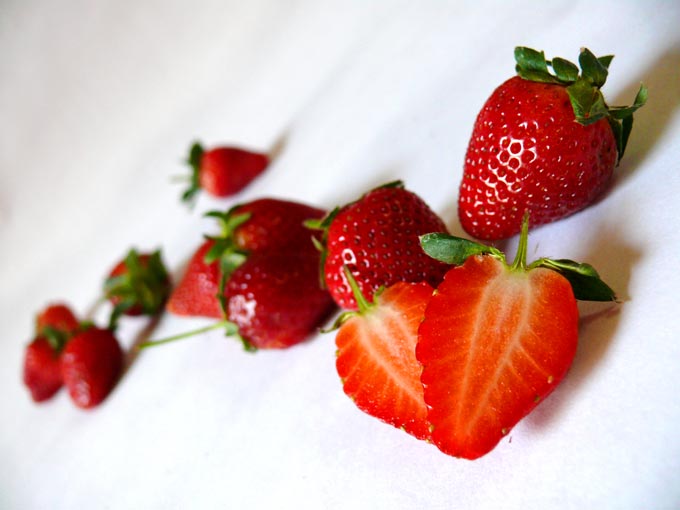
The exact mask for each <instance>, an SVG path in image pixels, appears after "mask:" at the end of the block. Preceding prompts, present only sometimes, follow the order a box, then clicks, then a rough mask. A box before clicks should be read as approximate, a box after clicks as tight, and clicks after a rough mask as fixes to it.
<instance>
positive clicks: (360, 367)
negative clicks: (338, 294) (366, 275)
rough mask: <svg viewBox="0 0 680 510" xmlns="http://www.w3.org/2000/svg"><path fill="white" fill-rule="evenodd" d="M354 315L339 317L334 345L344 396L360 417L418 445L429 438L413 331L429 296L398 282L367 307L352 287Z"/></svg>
mask: <svg viewBox="0 0 680 510" xmlns="http://www.w3.org/2000/svg"><path fill="white" fill-rule="evenodd" d="M348 279H349V281H350V283H351V285H352V287H353V289H354V291H355V293H356V296H355V297H356V299H357V302H358V307H359V311H358V312H348V313H345V314H343V315H342V316H341V317H340V319H339V322H338V324H339V325H340V326H339V330H338V332H337V336H336V339H335V342H336V345H337V347H338V350H337V360H336V363H335V365H336V369H337V371H338V375H339V376H340V378H341V380H342V385H343V389H344V391H345V393H346V394H347V396H349V397H350V398H351V399H352V401H353V402H354V403H355V404H356V406H357V407H358V408H359V409H361V410H362V411H364V412H366V413H368V414H370V415H371V416H374V417H376V418H379V419H381V420H383V421H384V422H386V423H389V424H390V425H394V426H395V427H397V428H401V429H403V430H405V431H406V432H408V433H409V434H411V435H413V436H415V437H417V438H418V439H428V438H429V437H430V432H429V429H428V427H429V425H428V422H427V407H426V406H425V400H424V398H423V388H422V385H421V383H420V373H421V367H420V364H419V363H418V360H417V359H416V357H415V347H416V340H417V337H418V326H419V324H420V321H421V320H422V317H423V314H424V312H425V307H426V305H427V303H428V301H429V300H430V296H431V295H432V290H433V289H432V287H430V285H428V284H427V283H426V282H420V283H406V282H398V283H396V284H394V285H392V286H390V287H387V288H386V289H384V290H383V291H381V292H378V293H376V294H375V296H374V302H373V303H368V302H367V301H366V300H365V299H364V297H363V296H361V293H360V291H359V289H358V287H357V285H356V282H354V280H353V278H352V277H351V274H348Z"/></svg>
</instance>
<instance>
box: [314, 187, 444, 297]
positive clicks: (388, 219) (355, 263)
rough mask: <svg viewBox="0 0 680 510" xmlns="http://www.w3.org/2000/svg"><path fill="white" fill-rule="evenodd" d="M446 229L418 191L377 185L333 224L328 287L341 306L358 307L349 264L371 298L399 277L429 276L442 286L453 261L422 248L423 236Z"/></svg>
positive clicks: (326, 271) (412, 279)
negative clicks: (349, 278) (348, 275)
mask: <svg viewBox="0 0 680 510" xmlns="http://www.w3.org/2000/svg"><path fill="white" fill-rule="evenodd" d="M446 231H447V229H446V225H444V222H443V221H442V220H441V218H440V217H439V216H437V215H436V214H435V213H434V212H433V211H432V210H431V209H430V208H429V207H428V205H427V204H426V203H425V202H424V201H423V200H422V199H421V198H420V197H418V196H417V195H416V194H414V193H412V192H410V191H408V190H405V189H403V188H399V187H384V188H378V189H375V190H373V191H371V192H369V193H367V194H366V195H365V196H364V197H362V198H361V199H360V200H359V201H357V202H354V203H352V204H349V205H347V206H345V207H343V208H342V210H341V211H340V212H339V213H338V214H337V216H336V217H335V218H334V220H333V221H332V223H331V225H330V227H329V229H328V237H327V243H326V248H327V250H328V255H327V257H326V262H325V265H324V275H325V279H326V285H327V286H328V290H329V291H330V293H331V295H332V296H333V299H334V300H335V302H336V303H337V304H338V306H340V307H341V308H343V309H346V310H356V309H357V304H356V300H355V299H354V295H353V293H352V290H351V289H350V287H349V284H348V282H347V279H346V277H345V273H344V270H343V265H347V267H348V268H349V270H350V271H351V272H352V275H353V276H354V279H355V280H356V282H357V284H358V285H359V289H360V290H361V293H362V294H363V295H364V296H365V297H366V299H367V300H368V301H372V299H373V293H374V292H375V291H376V290H377V289H379V288H380V287H389V286H390V285H392V284H394V283H397V282H399V281H405V282H413V283H417V282H421V281H425V282H427V283H429V284H430V285H432V286H433V287H436V286H437V284H438V283H439V282H440V281H441V279H442V277H443V276H444V273H445V272H446V270H447V269H448V266H447V265H446V264H443V263H441V262H438V261H436V260H434V259H433V258H431V257H429V256H428V255H427V254H426V253H425V252H424V251H423V250H422V248H421V247H420V240H419V236H421V235H423V234H428V233H431V232H446Z"/></svg>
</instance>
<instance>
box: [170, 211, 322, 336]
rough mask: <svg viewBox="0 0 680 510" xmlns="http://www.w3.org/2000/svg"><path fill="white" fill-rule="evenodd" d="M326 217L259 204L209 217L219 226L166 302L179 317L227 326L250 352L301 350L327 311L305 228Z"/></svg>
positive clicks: (212, 213) (310, 235)
mask: <svg viewBox="0 0 680 510" xmlns="http://www.w3.org/2000/svg"><path fill="white" fill-rule="evenodd" d="M323 215H324V211H322V210H320V209H316V208H313V207H310V206H307V205H305V204H300V203H297V202H291V201H285V200H278V199H260V200H256V201H253V202H249V203H246V204H242V205H239V206H236V207H234V208H232V209H231V210H230V211H228V212H227V213H220V212H210V213H208V216H211V217H214V218H216V219H217V220H218V221H219V223H220V224H221V226H222V233H221V234H220V235H218V236H206V237H207V240H206V241H205V242H204V243H203V245H202V246H201V247H200V248H199V250H198V251H197V252H196V253H195V254H194V255H193V257H192V259H191V261H190V262H189V266H188V268H187V271H186V272H185V274H184V276H183V277H182V279H181V280H180V282H179V284H178V285H177V286H176V288H175V289H174V291H173V293H172V295H171V296H170V300H169V301H168V306H167V308H168V310H169V311H170V312H172V313H174V314H177V315H190V316H196V315H198V316H206V317H214V318H222V319H225V320H226V322H220V323H218V324H217V325H216V327H217V326H220V325H223V326H226V328H227V333H228V334H236V333H238V334H239V336H240V337H241V339H242V340H243V342H244V346H245V347H246V348H248V349H253V348H283V347H288V346H290V345H293V344H295V343H299V342H300V341H302V340H303V339H304V338H306V337H307V336H309V334H310V333H311V332H312V331H313V330H314V329H315V328H316V327H318V326H319V325H320V323H321V322H322V321H323V319H325V318H326V317H327V316H328V314H329V313H330V311H331V310H332V309H333V301H332V299H331V298H330V296H329V295H328V293H327V292H326V291H325V290H323V289H321V288H320V286H319V282H318V266H319V258H320V255H319V253H318V252H317V251H316V249H315V248H314V245H313V244H312V240H311V239H312V233H311V232H310V231H309V230H308V229H307V228H306V227H305V226H304V225H303V222H304V221H305V220H307V219H309V218H321V217H322V216H323Z"/></svg>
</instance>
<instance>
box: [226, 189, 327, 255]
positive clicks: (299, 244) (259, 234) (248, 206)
mask: <svg viewBox="0 0 680 510" xmlns="http://www.w3.org/2000/svg"><path fill="white" fill-rule="evenodd" d="M246 213H248V214H250V218H249V219H248V221H246V222H245V223H243V224H242V225H240V226H239V227H237V228H236V229H235V230H234V233H233V238H234V242H235V243H236V245H237V246H238V247H239V248H241V249H243V250H246V251H256V250H258V251H259V250H288V249H290V248H292V249H294V250H299V249H305V248H310V249H315V248H314V245H313V244H312V236H313V235H317V234H315V233H314V232H313V231H312V230H310V229H308V228H307V227H305V226H304V225H303V223H304V222H305V221H306V220H309V219H319V218H322V217H323V216H324V215H325V214H326V211H324V210H323V209H318V208H316V207H312V206H309V205H306V204H302V203H299V202H292V201H289V200H281V199H277V198H261V199H258V200H253V201H251V202H247V203H244V204H241V205H239V206H237V207H236V208H235V209H234V211H233V215H238V214H246Z"/></svg>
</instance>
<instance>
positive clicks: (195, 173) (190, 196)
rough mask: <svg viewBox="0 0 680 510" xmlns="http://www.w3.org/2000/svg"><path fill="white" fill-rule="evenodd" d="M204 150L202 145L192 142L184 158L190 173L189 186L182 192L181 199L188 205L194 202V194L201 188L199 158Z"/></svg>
mask: <svg viewBox="0 0 680 510" xmlns="http://www.w3.org/2000/svg"><path fill="white" fill-rule="evenodd" d="M204 152H205V150H204V149H203V146H202V145H201V144H200V143H198V142H194V144H193V145H192V146H191V148H190V149H189V156H188V157H187V159H186V163H187V164H188V165H189V168H190V169H191V175H190V180H189V187H188V188H187V189H186V190H185V191H184V193H182V201H183V202H185V203H187V204H190V205H191V204H193V203H194V201H195V200H196V195H197V194H198V192H199V191H200V190H201V182H200V178H199V174H200V170H201V159H202V158H203V153H204Z"/></svg>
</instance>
